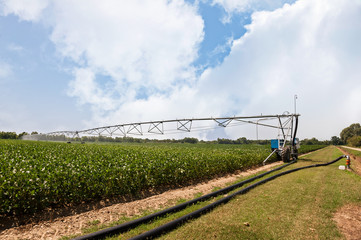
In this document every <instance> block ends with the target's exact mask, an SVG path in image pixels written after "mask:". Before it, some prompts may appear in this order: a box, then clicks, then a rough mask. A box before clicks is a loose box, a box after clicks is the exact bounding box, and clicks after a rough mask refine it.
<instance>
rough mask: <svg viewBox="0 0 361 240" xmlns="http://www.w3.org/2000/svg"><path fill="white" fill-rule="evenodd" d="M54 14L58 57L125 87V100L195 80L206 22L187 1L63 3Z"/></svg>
mask: <svg viewBox="0 0 361 240" xmlns="http://www.w3.org/2000/svg"><path fill="white" fill-rule="evenodd" d="M53 9H54V12H53V14H54V18H55V20H54V24H53V28H54V29H53V33H52V36H51V39H52V41H53V42H54V43H55V44H56V46H57V50H58V51H59V53H60V54H62V55H63V56H64V57H68V58H71V59H72V60H73V61H75V62H77V63H78V64H79V65H81V66H86V67H87V68H88V69H91V71H93V72H94V73H95V74H103V75H108V76H110V77H111V79H112V81H115V82H116V84H120V85H122V86H123V85H124V84H126V85H127V88H126V89H125V88H123V89H121V88H119V89H118V90H119V92H120V93H121V95H124V94H125V93H126V92H128V90H129V88H130V89H131V90H135V91H137V90H138V89H139V88H146V89H149V91H155V92H156V91H163V90H167V89H169V88H171V87H172V85H173V84H174V83H176V82H177V81H180V80H184V79H188V80H193V79H194V69H192V67H190V64H191V63H192V62H193V61H194V60H195V59H196V58H197V50H198V46H199V43H200V42H201V41H202V39H203V20H202V18H201V17H200V16H199V15H197V13H196V9H195V8H194V7H193V6H191V5H189V4H187V3H185V2H184V1H181V0H174V1H164V0H158V1H151V2H150V1H128V2H119V1H115V0H114V1H107V2H106V3H104V2H99V1H77V2H74V1H65V2H64V1H61V2H56V3H55V4H54V8H53Z"/></svg>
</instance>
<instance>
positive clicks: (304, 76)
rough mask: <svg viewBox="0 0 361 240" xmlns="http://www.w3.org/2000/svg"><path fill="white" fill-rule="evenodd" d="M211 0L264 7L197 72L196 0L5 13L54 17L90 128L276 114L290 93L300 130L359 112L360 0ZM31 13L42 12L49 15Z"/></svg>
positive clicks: (199, 29)
mask: <svg viewBox="0 0 361 240" xmlns="http://www.w3.org/2000/svg"><path fill="white" fill-rule="evenodd" d="M2 3H4V1H3V2H2ZM213 4H219V5H221V6H223V7H224V8H225V10H226V11H227V12H228V13H230V14H237V13H239V12H242V11H255V9H257V10H263V11H255V12H254V13H253V14H252V19H251V23H250V24H249V25H248V26H247V27H246V28H247V32H246V34H245V35H244V36H242V37H241V38H239V39H234V40H233V42H232V48H231V51H230V54H229V56H227V57H226V58H225V59H224V62H223V63H221V64H220V65H218V66H217V67H214V68H208V69H205V71H204V72H203V73H202V74H201V76H200V77H197V76H196V75H195V69H194V67H193V62H194V61H195V60H196V59H197V52H198V48H199V45H200V43H201V42H202V40H203V35H204V32H203V27H204V24H203V20H202V17H201V16H200V15H199V13H198V12H197V8H196V7H195V6H192V5H190V4H189V3H185V2H184V1H182V0H174V1H166V0H158V1H151V2H150V1H140V0H138V1H128V2H126V3H124V2H119V1H115V0H113V1H111V0H109V1H107V2H106V3H104V2H102V3H100V2H99V1H95V0H94V1H76V2H74V1H69V0H66V1H61V2H57V1H54V2H51V4H48V5H47V7H46V9H44V8H42V7H38V8H37V9H42V10H38V11H33V12H35V13H33V15H31V14H30V13H24V12H22V11H20V10H17V9H22V8H19V7H14V8H13V9H11V8H10V7H9V6H10V5H6V6H7V8H6V11H5V12H6V13H7V14H10V13H14V14H17V15H20V16H21V18H22V19H34V21H35V20H36V19H42V21H44V22H46V24H48V25H49V26H51V29H52V34H51V40H52V41H53V42H54V44H55V46H56V49H57V51H58V53H59V55H60V56H62V57H64V58H67V59H70V60H71V61H72V62H74V63H75V65H76V66H75V67H74V69H73V70H72V72H73V76H74V78H73V79H72V80H71V81H70V83H69V91H68V93H69V95H70V96H73V97H76V98H78V99H79V102H80V103H81V104H88V105H90V106H92V109H93V119H92V120H90V121H89V122H88V125H89V127H94V126H98V125H110V124H119V123H125V122H130V121H147V120H161V119H168V118H188V117H190V118H191V117H210V116H213V117H221V116H227V115H258V114H261V113H262V114H281V113H283V112H284V111H289V112H293V96H294V94H297V95H298V102H297V109H298V112H300V113H301V114H302V116H301V121H300V129H299V130H300V137H301V138H304V137H313V136H316V137H319V138H321V139H329V138H330V136H332V135H338V134H339V132H340V131H341V130H342V128H344V127H345V122H346V126H347V124H349V123H352V122H357V121H358V122H359V121H360V119H361V110H360V108H359V105H360V99H361V98H360V97H359V93H360V91H361V86H360V81H359V79H360V77H361V69H360V68H359V66H360V63H361V47H360V46H361V45H360V44H359V43H360V42H361V25H360V23H361V15H360V14H359V13H360V10H361V3H360V2H359V1H341V0H319V1H312V0H299V1H297V2H296V3H294V4H285V5H284V1H258V0H253V1H252V0H249V1H231V0H223V1H222V0H214V1H213ZM14 6H15V5H14ZM43 6H45V5H43ZM24 9H25V8H24ZM24 11H25V10H24ZM29 12H31V11H30V10H29ZM36 13H37V14H41V13H42V14H47V18H46V19H47V20H44V18H42V17H41V16H39V15H37V14H36ZM30 16H36V17H30ZM341 119H342V120H341ZM261 129H262V128H261ZM261 129H260V130H261ZM226 132H227V134H228V136H229V137H232V138H237V137H240V136H246V137H251V138H255V128H254V127H252V128H251V127H249V128H247V129H246V128H245V129H244V130H242V132H239V131H234V130H233V129H231V128H230V129H227V128H226ZM200 136H202V135H200ZM203 136H204V135H203ZM260 137H263V138H264V137H267V138H269V137H274V135H272V136H271V135H262V134H260Z"/></svg>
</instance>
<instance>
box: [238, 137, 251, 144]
mask: <svg viewBox="0 0 361 240" xmlns="http://www.w3.org/2000/svg"><path fill="white" fill-rule="evenodd" d="M236 142H237V143H238V144H248V143H249V141H248V140H247V138H245V137H241V138H238V139H237V140H236Z"/></svg>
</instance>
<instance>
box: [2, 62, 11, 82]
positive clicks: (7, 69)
mask: <svg viewBox="0 0 361 240" xmlns="http://www.w3.org/2000/svg"><path fill="white" fill-rule="evenodd" d="M12 72H13V70H12V67H11V65H9V64H8V63H5V62H1V61H0V80H1V79H2V80H6V78H7V77H9V76H10V75H11V74H12Z"/></svg>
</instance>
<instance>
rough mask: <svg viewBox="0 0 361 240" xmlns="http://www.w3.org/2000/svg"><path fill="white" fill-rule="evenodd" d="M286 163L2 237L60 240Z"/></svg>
mask: <svg viewBox="0 0 361 240" xmlns="http://www.w3.org/2000/svg"><path fill="white" fill-rule="evenodd" d="M281 164H282V162H275V163H271V164H268V165H266V166H262V167H259V168H256V169H252V170H248V171H246V172H239V173H236V174H232V175H229V176H226V177H222V178H217V179H213V180H211V181H208V182H204V183H200V184H197V185H193V186H188V187H184V188H179V189H174V190H169V191H166V192H164V193H162V194H159V195H154V196H151V197H148V198H144V199H141V200H137V201H132V202H126V203H119V204H114V205H111V206H108V207H103V208H101V209H97V210H91V211H87V212H84V213H80V214H75V215H72V216H67V217H59V218H56V219H54V220H51V221H41V222H38V223H33V224H27V225H22V226H20V227H13V228H8V229H6V230H4V231H2V232H0V239H7V240H12V239H22V240H24V239H49V240H50V239H59V238H60V237H61V236H69V235H74V234H80V233H82V231H81V230H82V229H83V228H86V227H89V226H91V225H92V224H107V223H111V222H114V221H116V220H117V219H119V218H120V217H122V216H127V217H131V216H135V215H139V214H140V213H142V212H143V211H145V210H147V209H152V210H154V209H159V208H164V207H165V206H171V205H173V204H174V203H175V202H176V201H177V200H179V199H191V198H194V196H195V195H196V194H198V193H202V194H207V193H210V192H212V190H213V189H214V188H215V187H224V186H226V184H227V183H231V182H234V181H235V180H237V179H238V178H240V177H244V176H248V175H252V174H255V173H257V172H260V171H264V170H268V169H270V168H272V167H275V166H277V165H281Z"/></svg>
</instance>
